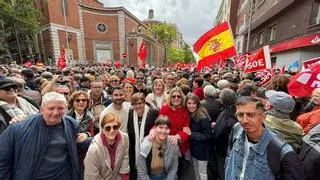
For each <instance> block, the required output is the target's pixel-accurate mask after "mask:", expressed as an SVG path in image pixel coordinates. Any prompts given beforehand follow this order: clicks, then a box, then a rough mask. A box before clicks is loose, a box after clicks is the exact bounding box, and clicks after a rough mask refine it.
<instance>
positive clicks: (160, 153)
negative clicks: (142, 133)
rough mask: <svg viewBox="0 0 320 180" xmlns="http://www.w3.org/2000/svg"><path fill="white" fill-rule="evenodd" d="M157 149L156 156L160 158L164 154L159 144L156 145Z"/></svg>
mask: <svg viewBox="0 0 320 180" xmlns="http://www.w3.org/2000/svg"><path fill="white" fill-rule="evenodd" d="M157 149H158V151H159V154H158V156H159V157H160V158H163V155H164V154H163V152H162V150H163V148H162V146H161V145H158V147H157Z"/></svg>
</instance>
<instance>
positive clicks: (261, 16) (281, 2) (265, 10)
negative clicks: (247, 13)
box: [251, 0, 295, 30]
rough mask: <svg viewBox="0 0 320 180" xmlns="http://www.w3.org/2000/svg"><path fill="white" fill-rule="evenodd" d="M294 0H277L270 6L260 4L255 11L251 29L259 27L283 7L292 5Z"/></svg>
mask: <svg viewBox="0 0 320 180" xmlns="http://www.w3.org/2000/svg"><path fill="white" fill-rule="evenodd" d="M294 1H295V0H275V2H274V4H273V5H271V6H270V7H263V5H261V6H259V7H258V8H257V9H256V11H254V13H253V16H252V22H251V30H253V29H255V28H257V27H258V26H260V25H261V24H262V23H264V22H266V21H267V20H268V19H270V18H271V17H273V16H275V15H277V14H278V13H279V12H281V11H282V10H283V9H285V8H287V7H288V6H290V5H291V4H292V3H293V2H294Z"/></svg>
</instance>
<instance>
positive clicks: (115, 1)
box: [99, 0, 221, 46]
mask: <svg viewBox="0 0 320 180" xmlns="http://www.w3.org/2000/svg"><path fill="white" fill-rule="evenodd" d="M99 1H100V2H102V3H103V4H104V6H105V7H119V6H122V7H125V8H126V9H127V10H129V11H130V12H131V13H132V14H133V15H135V16H136V17H138V18H139V19H140V20H142V21H143V20H145V19H146V18H147V17H148V11H149V9H153V10H154V19H155V20H160V21H167V22H171V23H176V24H177V25H178V28H179V30H180V32H181V33H182V35H183V39H184V40H185V41H186V42H187V43H188V44H189V45H191V46H192V45H193V43H195V41H196V40H197V39H198V38H199V37H200V36H201V35H202V34H203V33H204V32H206V31H207V30H209V29H210V28H211V27H212V25H213V23H214V19H215V17H216V14H217V12H218V10H219V7H220V4H221V0H99Z"/></svg>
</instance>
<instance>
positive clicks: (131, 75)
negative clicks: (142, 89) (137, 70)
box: [126, 70, 134, 78]
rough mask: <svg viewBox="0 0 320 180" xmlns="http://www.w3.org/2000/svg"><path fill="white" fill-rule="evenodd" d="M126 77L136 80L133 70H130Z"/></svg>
mask: <svg viewBox="0 0 320 180" xmlns="http://www.w3.org/2000/svg"><path fill="white" fill-rule="evenodd" d="M126 76H127V77H132V78H134V72H133V71H132V70H128V71H127V74H126Z"/></svg>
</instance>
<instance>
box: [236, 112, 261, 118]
mask: <svg viewBox="0 0 320 180" xmlns="http://www.w3.org/2000/svg"><path fill="white" fill-rule="evenodd" d="M263 113H264V112H260V113H257V112H236V114H235V116H236V117H237V118H238V119H243V118H244V115H246V117H247V118H249V119H252V118H254V117H255V116H257V115H260V114H263Z"/></svg>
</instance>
